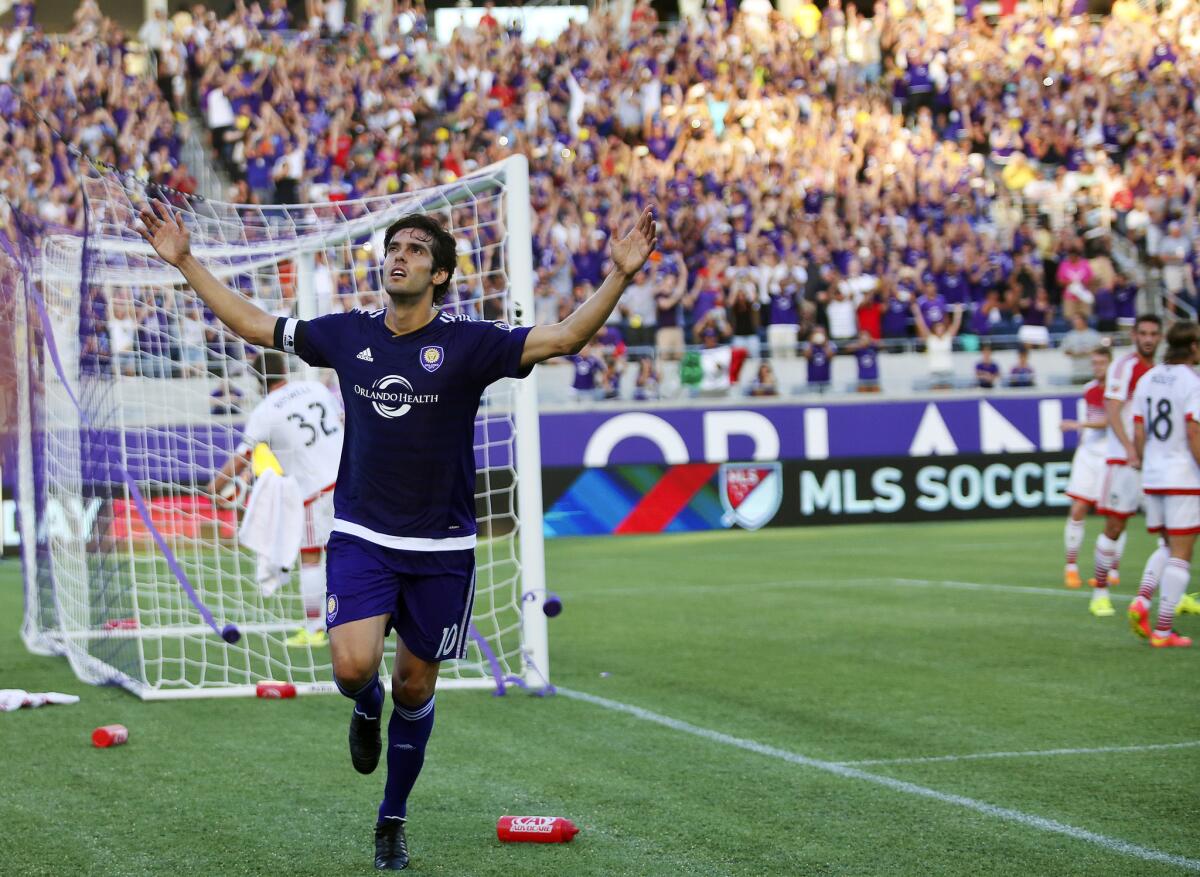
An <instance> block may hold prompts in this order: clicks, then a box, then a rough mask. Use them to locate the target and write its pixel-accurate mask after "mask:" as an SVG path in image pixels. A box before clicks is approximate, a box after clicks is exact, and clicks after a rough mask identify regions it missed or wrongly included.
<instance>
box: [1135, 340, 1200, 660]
mask: <svg viewBox="0 0 1200 877" xmlns="http://www.w3.org/2000/svg"><path fill="white" fill-rule="evenodd" d="M1197 362H1200V325H1197V324H1196V323H1194V322H1192V321H1190V320H1183V321H1180V322H1178V323H1176V324H1175V325H1174V326H1172V327H1171V328H1170V330H1169V331H1168V332H1167V356H1166V360H1165V361H1164V362H1163V363H1162V364H1161V365H1157V366H1155V367H1154V368H1152V369H1150V371H1148V372H1147V373H1146V375H1145V376H1144V377H1143V378H1142V380H1141V381H1140V382H1139V384H1138V388H1137V391H1136V392H1135V393H1134V396H1133V428H1134V439H1133V441H1134V445H1135V446H1136V449H1137V452H1138V454H1139V456H1140V457H1141V458H1142V485H1143V489H1144V490H1145V493H1146V528H1147V529H1148V530H1149V531H1150V532H1151V533H1158V534H1159V535H1160V536H1162V537H1163V538H1164V539H1165V540H1166V543H1167V544H1166V545H1165V546H1163V545H1160V546H1159V548H1158V550H1156V551H1155V552H1154V554H1152V555H1151V556H1150V560H1149V561H1148V562H1147V563H1146V572H1145V575H1144V576H1143V578H1142V586H1141V588H1140V589H1139V590H1138V595H1137V597H1135V598H1134V600H1133V602H1132V603H1131V604H1130V605H1129V611H1128V615H1129V623H1130V626H1131V627H1132V628H1133V630H1134V632H1135V633H1137V634H1138V635H1139V636H1143V637H1148V638H1149V639H1150V645H1152V646H1154V647H1156V648H1170V647H1186V646H1190V645H1191V644H1192V641H1191V639H1189V638H1188V637H1186V636H1180V635H1179V634H1177V633H1176V632H1175V631H1174V630H1173V629H1172V628H1173V625H1174V621H1175V607H1176V604H1178V603H1179V599H1180V598H1181V597H1182V596H1183V594H1184V592H1185V591H1186V590H1187V584H1188V579H1189V578H1190V575H1191V561H1192V548H1193V546H1194V545H1195V542H1196V534H1198V533H1200V376H1198V375H1197V374H1196V370H1195V368H1194V366H1195V365H1196V363H1197ZM1156 585H1158V587H1159V589H1160V594H1159V600H1158V620H1157V622H1156V624H1155V625H1154V630H1153V631H1152V630H1151V629H1150V600H1151V599H1152V598H1153V596H1154V591H1155V586H1156Z"/></svg>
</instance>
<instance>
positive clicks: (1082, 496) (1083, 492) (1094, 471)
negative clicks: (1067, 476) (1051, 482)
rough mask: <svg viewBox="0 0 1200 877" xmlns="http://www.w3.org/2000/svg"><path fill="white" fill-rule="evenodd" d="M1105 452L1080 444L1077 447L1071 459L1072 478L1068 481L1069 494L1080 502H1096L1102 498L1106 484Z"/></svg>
mask: <svg viewBox="0 0 1200 877" xmlns="http://www.w3.org/2000/svg"><path fill="white" fill-rule="evenodd" d="M1106 466H1107V464H1106V463H1105V462H1104V454H1101V453H1097V452H1096V451H1090V450H1088V449H1087V448H1086V447H1083V446H1080V447H1078V448H1076V449H1075V456H1074V458H1073V459H1072V460H1071V480H1070V481H1068V482H1067V496H1069V497H1071V499H1077V500H1079V501H1080V502H1087V503H1095V502H1098V501H1099V499H1100V488H1101V487H1103V486H1104V470H1105V467H1106Z"/></svg>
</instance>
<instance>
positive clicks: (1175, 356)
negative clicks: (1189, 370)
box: [1165, 320, 1200, 363]
mask: <svg viewBox="0 0 1200 877" xmlns="http://www.w3.org/2000/svg"><path fill="white" fill-rule="evenodd" d="M1197 344H1200V324H1197V323H1195V322H1193V321H1192V320H1180V321H1179V322H1178V323H1176V324H1175V325H1174V326H1172V327H1171V328H1170V329H1168V330H1167V355H1166V357H1165V361H1166V362H1169V363H1181V362H1191V360H1192V348H1193V347H1194V346H1195V345H1197Z"/></svg>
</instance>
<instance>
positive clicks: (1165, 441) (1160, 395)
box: [1133, 363, 1200, 493]
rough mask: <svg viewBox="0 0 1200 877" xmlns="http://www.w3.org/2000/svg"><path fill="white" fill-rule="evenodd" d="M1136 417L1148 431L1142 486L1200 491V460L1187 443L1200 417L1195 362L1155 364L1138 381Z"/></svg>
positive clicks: (1168, 490) (1156, 490) (1154, 489)
mask: <svg viewBox="0 0 1200 877" xmlns="http://www.w3.org/2000/svg"><path fill="white" fill-rule="evenodd" d="M1133 419H1134V420H1135V421H1137V422H1138V423H1141V424H1142V426H1143V428H1144V429H1145V432H1146V447H1145V451H1144V452H1143V454H1142V490H1144V491H1145V492H1146V493H1200V465H1197V463H1196V459H1195V457H1194V456H1192V448H1191V445H1190V444H1189V443H1188V435H1187V433H1188V423H1189V422H1190V421H1193V420H1200V375H1197V374H1196V370H1195V369H1194V368H1192V367H1191V366H1190V365H1168V364H1166V363H1163V364H1162V365H1156V366H1155V367H1154V368H1152V369H1150V371H1148V372H1146V374H1145V376H1144V377H1143V378H1142V379H1141V381H1139V382H1138V387H1137V391H1136V392H1135V393H1134V394H1133Z"/></svg>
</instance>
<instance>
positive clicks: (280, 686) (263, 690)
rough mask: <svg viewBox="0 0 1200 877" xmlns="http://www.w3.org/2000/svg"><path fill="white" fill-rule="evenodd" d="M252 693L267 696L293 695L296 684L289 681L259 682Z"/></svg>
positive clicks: (294, 694)
mask: <svg viewBox="0 0 1200 877" xmlns="http://www.w3.org/2000/svg"><path fill="white" fill-rule="evenodd" d="M254 693H255V694H256V695H258V696H259V697H268V698H280V697H295V696H296V686H295V685H293V684H292V683H290V682H270V681H268V682H260V683H258V685H256V686H255V688H254Z"/></svg>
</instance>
